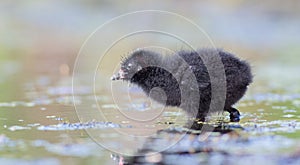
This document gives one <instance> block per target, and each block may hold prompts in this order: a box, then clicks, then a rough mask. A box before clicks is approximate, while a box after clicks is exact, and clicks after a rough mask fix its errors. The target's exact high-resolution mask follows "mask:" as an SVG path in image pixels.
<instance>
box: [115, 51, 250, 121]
mask: <svg viewBox="0 0 300 165" xmlns="http://www.w3.org/2000/svg"><path fill="white" fill-rule="evenodd" d="M218 61H219V62H218ZM222 73H223V74H222ZM252 79H253V76H252V73H251V68H250V66H249V64H248V63H247V62H246V61H242V60H240V59H238V58H237V57H235V56H234V55H233V54H231V53H228V52H225V51H223V50H221V49H199V50H197V51H178V52H175V53H174V54H172V55H162V54H160V53H157V52H153V51H149V50H143V49H141V50H136V51H134V52H133V53H131V54H130V55H129V56H128V57H126V58H125V59H123V61H122V62H121V68H120V70H119V72H118V73H117V74H116V75H114V76H113V77H112V80H125V81H128V82H130V83H133V84H136V85H137V86H139V87H140V88H142V89H143V91H144V92H145V93H146V94H147V95H148V96H149V97H151V98H152V99H154V100H156V101H158V102H160V103H162V104H165V105H166V106H177V107H181V108H182V109H183V110H185V111H186V112H187V113H188V114H190V116H192V117H196V118H197V119H199V120H201V121H205V117H206V116H207V114H208V112H214V111H220V110H226V111H228V112H229V113H230V121H232V122H238V121H239V120H240V113H239V111H238V110H237V109H235V108H233V107H232V106H233V105H234V104H235V103H236V102H238V101H239V100H240V99H241V98H242V97H243V95H244V94H245V92H246V90H247V88H248V86H249V84H250V83H251V82H252ZM213 84H219V86H220V88H221V86H222V85H224V88H225V90H224V89H222V88H221V89H220V92H219V93H218V91H214V92H217V94H216V95H214V97H212V96H213V94H212V89H213V86H212V85H213ZM217 89H218V86H217ZM222 91H224V92H223V93H224V94H222ZM213 99H214V100H213ZM222 100H223V102H222ZM212 103H214V104H213V105H212ZM222 103H223V104H222ZM211 107H213V108H211ZM211 109H213V110H211Z"/></svg>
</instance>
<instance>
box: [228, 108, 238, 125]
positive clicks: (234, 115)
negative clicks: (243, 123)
mask: <svg viewBox="0 0 300 165" xmlns="http://www.w3.org/2000/svg"><path fill="white" fill-rule="evenodd" d="M226 111H228V112H229V113H230V121H231V122H239V121H240V112H239V111H238V110H237V109H235V108H232V107H230V108H229V109H226Z"/></svg>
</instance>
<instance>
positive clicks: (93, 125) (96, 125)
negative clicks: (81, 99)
mask: <svg viewBox="0 0 300 165" xmlns="http://www.w3.org/2000/svg"><path fill="white" fill-rule="evenodd" d="M121 127H122V126H121V125H119V124H115V123H112V122H87V123H59V124H56V125H47V126H38V127H37V130H40V131H64V130H82V129H104V128H121Z"/></svg>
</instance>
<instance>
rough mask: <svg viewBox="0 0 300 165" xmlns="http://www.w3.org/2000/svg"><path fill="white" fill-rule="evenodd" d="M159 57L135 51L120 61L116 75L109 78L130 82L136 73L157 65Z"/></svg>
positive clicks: (152, 53) (153, 53)
mask: <svg viewBox="0 0 300 165" xmlns="http://www.w3.org/2000/svg"><path fill="white" fill-rule="evenodd" d="M158 58H159V55H158V54H156V53H155V52H152V51H147V50H136V51H134V52H133V53H131V54H130V55H129V56H128V57H125V58H123V59H122V62H121V67H120V70H119V72H118V73H116V74H115V75H113V76H112V77H111V79H112V80H126V81H128V80H130V79H131V78H132V77H133V76H134V75H135V74H136V73H137V72H139V71H140V70H142V69H143V68H146V67H148V66H151V65H157V63H158V61H159V59H158Z"/></svg>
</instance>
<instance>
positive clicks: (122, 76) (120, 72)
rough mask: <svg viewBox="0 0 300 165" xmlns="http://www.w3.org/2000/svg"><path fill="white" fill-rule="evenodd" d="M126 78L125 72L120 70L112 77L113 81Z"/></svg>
mask: <svg viewBox="0 0 300 165" xmlns="http://www.w3.org/2000/svg"><path fill="white" fill-rule="evenodd" d="M124 78H125V72H124V71H123V70H122V69H120V70H119V72H118V73H116V74H114V75H113V76H112V77H111V80H122V79H124Z"/></svg>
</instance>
